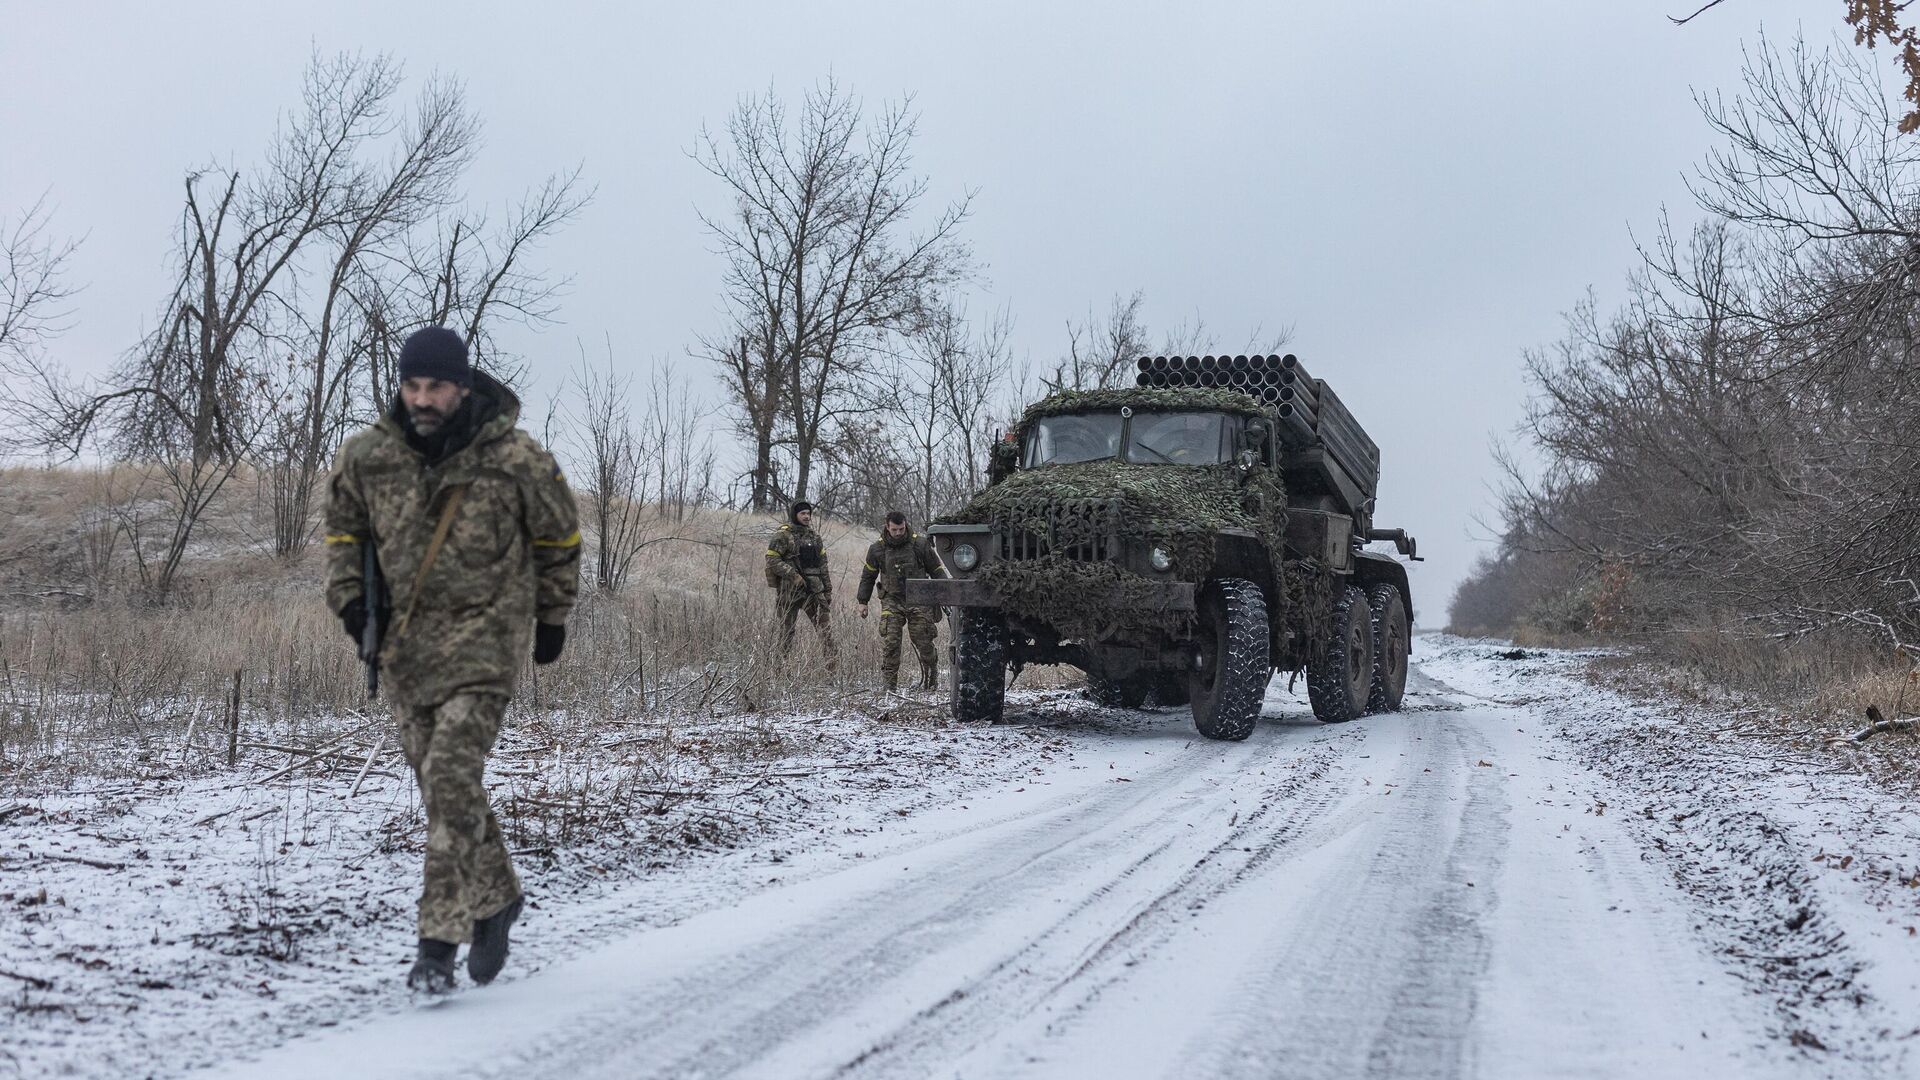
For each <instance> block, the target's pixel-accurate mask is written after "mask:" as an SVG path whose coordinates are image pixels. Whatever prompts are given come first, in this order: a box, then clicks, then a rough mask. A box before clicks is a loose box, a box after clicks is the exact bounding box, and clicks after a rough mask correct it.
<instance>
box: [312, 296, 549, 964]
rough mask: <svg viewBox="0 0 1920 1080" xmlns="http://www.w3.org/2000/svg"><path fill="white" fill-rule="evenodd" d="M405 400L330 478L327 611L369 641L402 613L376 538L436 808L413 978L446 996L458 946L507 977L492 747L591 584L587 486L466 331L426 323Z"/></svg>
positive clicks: (510, 880)
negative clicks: (489, 782) (377, 578)
mask: <svg viewBox="0 0 1920 1080" xmlns="http://www.w3.org/2000/svg"><path fill="white" fill-rule="evenodd" d="M400 379H401V384H400V394H399V397H398V399H397V400H395V401H394V403H393V405H392V407H391V409H390V410H389V411H388V413H387V415H386V416H385V417H384V418H382V419H381V420H380V422H379V423H376V424H374V425H373V426H372V427H370V428H367V429H365V430H363V431H361V432H359V433H357V434H355V435H354V436H353V437H351V438H349V439H348V440H347V442H346V445H345V446H343V447H342V448H341V450H340V455H339V458H338V459H337V460H336V461H335V462H334V465H333V473H332V475H331V476H330V477H329V479H328V498H327V511H326V530H327V536H326V542H327V550H328V553H329V573H328V577H327V604H328V606H329V607H330V608H331V609H332V610H333V611H335V612H336V613H338V615H339V617H340V620H341V622H343V623H345V624H346V628H347V632H348V633H349V634H350V635H352V636H353V637H354V638H355V639H356V640H358V639H359V637H360V633H361V631H362V630H364V629H365V628H366V624H367V620H368V619H369V618H372V619H375V620H376V623H378V622H379V621H380V620H381V619H382V618H383V617H384V615H385V612H386V610H387V609H388V607H389V605H383V604H382V603H380V602H379V598H378V597H377V596H369V595H368V588H367V583H366V582H365V581H363V571H362V554H363V549H362V547H361V545H363V544H372V545H374V548H375V551H376V552H377V553H378V555H379V561H380V565H381V576H382V577H383V578H384V579H385V581H386V583H387V587H388V589H389V590H390V592H391V604H390V608H391V610H392V612H393V613H394V616H395V617H394V619H393V621H392V625H391V626H390V627H389V626H380V627H379V629H380V631H381V633H380V638H381V646H380V652H379V657H380V664H381V666H382V667H383V668H385V670H386V672H387V685H388V687H389V688H390V695H391V697H392V700H393V708H394V715H395V718H396V720H397V721H398V723H399V727H400V745H401V747H402V748H403V750H404V751H405V753H406V758H407V764H408V765H410V766H412V767H413V772H414V776H415V778H416V779H417V780H418V782H419V785H420V801H421V803H422V804H423V805H424V806H425V808H426V813H427V852H426V871H425V879H426V880H425V886H424V888H423V890H422V892H421V896H420V949H419V955H418V957H417V959H416V960H415V961H414V965H413V969H412V971H410V972H409V973H408V975H407V985H408V986H410V987H413V988H414V989H416V990H423V991H426V992H429V993H444V992H446V991H448V990H451V989H453V985H454V970H453V968H454V953H455V951H456V949H457V948H458V946H459V944H460V943H461V942H465V941H470V942H471V943H472V945H471V947H470V948H469V949H468V950H467V973H468V975H470V976H471V977H472V979H473V981H474V982H476V983H486V982H490V981H492V979H493V977H494V976H495V975H497V974H499V972H500V968H501V966H502V965H503V964H504V963H505V962H506V958H507V932H508V929H509V928H510V927H511V926H512V925H513V922H514V920H515V919H517V918H519V916H520V908H521V895H520V880H519V878H518V876H516V875H515V873H514V870H513V863H512V861H511V860H510V859H509V857H508V855H507V847H506V844H505V842H504V841H503V840H502V838H501V835H500V822H499V820H498V819H497V818H496V817H495V816H494V814H493V810H492V809H491V808H490V807H489V806H488V805H487V789H486V785H485V782H484V773H485V770H486V761H487V753H488V751H490V750H491V749H492V748H493V743H494V740H495V738H496V737H498V735H499V732H500V720H501V716H502V715H503V714H504V713H505V711H506V708H507V701H508V699H509V698H510V697H511V696H512V695H513V690H514V680H515V678H516V677H517V675H518V672H519V670H520V664H521V658H522V657H524V656H526V655H527V651H528V648H529V646H531V648H532V652H533V660H534V663H536V664H550V663H552V662H553V661H554V660H556V659H558V658H559V656H560V650H561V647H562V646H563V645H564V644H565V642H566V622H567V615H568V614H569V613H570V612H571V611H572V609H573V601H574V595H575V593H576V591H577V590H578V587H579V569H580V531H579V521H578V512H577V510H576V508H575V506H574V501H573V493H572V492H571V491H570V490H568V488H567V483H566V480H565V478H563V477H562V476H561V475H560V469H559V467H558V466H557V465H555V464H554V460H553V457H552V455H550V454H548V453H547V452H546V451H545V450H544V449H542V448H541V447H540V444H539V443H537V442H535V441H534V440H533V438H532V437H531V436H529V435H527V434H526V433H525V432H523V431H521V430H520V429H519V428H517V427H516V426H515V424H516V423H517V422H518V420H519V417H520V401H519V399H518V398H516V397H515V396H514V394H513V392H512V391H510V390H508V389H507V388H506V387H505V386H502V385H501V384H500V383H499V382H497V381H495V380H494V379H493V378H491V377H489V376H488V375H486V374H484V373H482V372H477V371H475V370H474V369H473V368H472V366H471V365H470V364H469V363H468V359H467V346H466V343H465V342H464V341H462V340H461V338H460V335H458V334H456V333H454V332H453V331H452V330H448V329H446V328H445V327H438V326H434V327H428V328H426V329H424V330H421V331H419V332H417V333H415V334H414V335H412V336H411V337H409V338H408V339H407V340H406V343H405V344H404V345H403V346H402V347H401V350H400Z"/></svg>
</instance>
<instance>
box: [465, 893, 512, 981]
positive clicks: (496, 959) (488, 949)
mask: <svg viewBox="0 0 1920 1080" xmlns="http://www.w3.org/2000/svg"><path fill="white" fill-rule="evenodd" d="M519 917H520V898H519V897H517V896H516V897H514V898H513V903H511V904H508V905H507V906H506V907H503V908H501V909H500V910H499V911H496V912H494V913H493V914H491V915H489V916H487V917H486V918H484V919H475V920H473V944H472V945H470V946H468V947H467V974H468V975H471V976H472V977H473V981H474V982H476V983H479V984H480V985H481V986H485V985H487V984H488V983H490V982H492V981H493V977H494V976H495V975H498V974H500V969H501V968H502V967H505V966H506V963H507V930H508V928H509V927H511V926H513V921H514V920H515V919H518V918H519Z"/></svg>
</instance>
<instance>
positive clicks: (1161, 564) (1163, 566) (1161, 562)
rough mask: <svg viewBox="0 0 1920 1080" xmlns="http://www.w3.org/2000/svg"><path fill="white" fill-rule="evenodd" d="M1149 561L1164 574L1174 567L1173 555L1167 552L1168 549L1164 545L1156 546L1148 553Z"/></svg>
mask: <svg viewBox="0 0 1920 1080" xmlns="http://www.w3.org/2000/svg"><path fill="white" fill-rule="evenodd" d="M1147 561H1148V562H1150V563H1152V564H1153V568H1154V569H1155V570H1156V571H1158V572H1160V573H1162V574H1164V573H1166V572H1167V571H1169V570H1171V569H1173V556H1172V555H1169V554H1167V549H1166V548H1163V547H1157V548H1154V549H1153V551H1152V552H1151V553H1150V554H1148V556H1147Z"/></svg>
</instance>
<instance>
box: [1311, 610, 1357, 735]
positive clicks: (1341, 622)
mask: <svg viewBox="0 0 1920 1080" xmlns="http://www.w3.org/2000/svg"><path fill="white" fill-rule="evenodd" d="M1332 623H1333V625H1332V626H1331V627H1329V633H1328V634H1327V642H1326V645H1325V646H1324V647H1322V649H1321V650H1320V653H1319V655H1317V656H1313V657H1310V658H1308V660H1307V700H1309V701H1311V702H1312V703H1313V715H1315V716H1317V717H1319V718H1320V719H1321V721H1322V722H1324V723H1328V724H1342V723H1345V722H1347V721H1348V720H1357V719H1359V718H1360V717H1362V716H1365V715H1366V712H1367V693H1368V691H1370V690H1371V689H1372V688H1373V609H1372V608H1370V607H1368V606H1367V594H1366V593H1364V592H1361V591H1360V589H1359V587H1357V586H1354V585H1348V586H1346V587H1345V588H1344V589H1342V590H1341V591H1340V593H1339V594H1338V595H1337V596H1336V597H1335V598H1334V601H1333V620H1332Z"/></svg>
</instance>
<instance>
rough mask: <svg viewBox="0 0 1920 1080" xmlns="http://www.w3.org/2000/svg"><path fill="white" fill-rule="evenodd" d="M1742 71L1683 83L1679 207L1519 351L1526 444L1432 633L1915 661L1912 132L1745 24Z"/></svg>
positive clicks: (1917, 545)
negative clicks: (1734, 83)
mask: <svg viewBox="0 0 1920 1080" xmlns="http://www.w3.org/2000/svg"><path fill="white" fill-rule="evenodd" d="M1743 80H1744V87H1743V89H1742V91H1741V93H1739V94H1738V95H1736V96H1732V97H1730V98H1727V97H1722V96H1721V95H1718V94H1715V95H1702V96H1701V98H1700V102H1701V110H1702V112H1703V113H1704V114H1705V116H1706V119H1707V121H1708V122H1709V124H1710V125H1711V126H1712V128H1713V130H1714V132H1715V134H1716V139H1717V142H1718V146H1717V147H1716V148H1714V149H1713V150H1711V151H1710V152H1709V153H1708V154H1707V156H1706V157H1705V159H1704V161H1703V162H1702V163H1701V164H1700V165H1699V166H1698V168H1697V169H1696V170H1695V171H1694V174H1693V176H1692V177H1691V179H1690V187H1691V189H1692V191H1693V194H1694V196H1695V198H1696V200H1697V201H1698V204H1699V206H1700V207H1701V209H1702V210H1703V211H1705V217H1704V220H1703V221H1702V223H1701V224H1699V225H1698V226H1697V227H1695V228H1694V229H1692V230H1691V232H1690V233H1684V234H1682V235H1675V231H1674V230H1672V229H1670V228H1669V227H1667V225H1666V224H1665V222H1664V221H1663V223H1662V226H1661V228H1660V229H1659V230H1658V232H1657V233H1656V234H1655V235H1654V236H1653V237H1652V238H1651V242H1650V243H1647V244H1645V245H1644V246H1643V248H1642V256H1643V260H1642V264H1641V265H1640V266H1639V267H1638V268H1637V269H1636V270H1635V271H1634V272H1633V273H1632V274H1631V275H1630V278H1629V288H1628V291H1627V300H1626V302H1625V303H1624V304H1623V305H1621V306H1620V307H1619V308H1618V309H1617V310H1613V311H1610V312H1609V311H1602V310H1600V309H1599V308H1598V306H1597V305H1596V304H1595V303H1594V302H1593V301H1592V300H1591V299H1589V300H1588V301H1587V302H1585V303H1582V304H1580V305H1579V306H1577V307H1576V308H1575V309H1574V310H1573V311H1572V313H1571V314H1570V315H1569V316H1568V319H1567V333H1566V336H1565V338H1564V340H1562V341H1560V342H1559V343H1558V344H1557V345H1555V346H1553V347H1551V348H1549V349H1545V350H1542V351H1539V352H1536V353H1533V354H1530V355H1528V357H1527V360H1526V363H1527V373H1528V376H1529V381H1530V383H1531V388H1532V391H1533V396H1532V400H1531V405H1530V409H1529V415H1528V419H1527V422H1526V425H1525V428H1524V439H1525V441H1526V442H1527V443H1529V444H1530V447H1531V451H1532V453H1531V454H1524V455H1522V454H1511V455H1508V456H1507V457H1506V464H1507V477H1508V483H1507V487H1506V495H1505V500H1504V506H1503V508H1502V509H1503V518H1502V528H1503V535H1502V537H1501V542H1500V545H1499V548H1498V551H1497V553H1496V554H1494V555H1493V556H1491V557H1489V558H1486V559H1484V560H1483V561H1482V562H1481V563H1480V564H1479V565H1478V566H1477V567H1476V568H1475V570H1474V572H1473V573H1472V575H1471V576H1470V577H1469V579H1468V580H1467V581H1466V582H1465V583H1464V584H1462V585H1461V586H1460V589H1459V591H1458V592H1457V593H1456V594H1455V596H1454V598H1453V605H1452V610H1451V622H1452V624H1453V626H1454V627H1455V628H1456V629H1459V630H1463V631H1468V632H1482V633H1495V634H1502V635H1519V636H1529V635H1532V636H1539V637H1548V638H1562V639H1566V638H1582V637H1585V638H1598V639H1610V640H1621V639H1639V640H1644V641H1675V640H1699V639H1700V638H1701V637H1702V636H1712V637H1717V638H1720V639H1722V640H1739V639H1753V640H1758V641H1764V642H1770V643H1775V644H1779V645H1788V646H1792V645H1798V644H1801V643H1803V642H1806V641H1809V640H1818V641H1820V642H1821V643H1822V647H1823V648H1831V647H1834V646H1835V645H1836V644H1837V643H1841V642H1848V643H1851V644H1852V646H1853V647H1856V648H1861V649H1865V650H1867V651H1877V650H1881V649H1885V650H1888V651H1889V652H1892V651H1894V650H1897V651H1898V652H1899V653H1901V654H1904V655H1905V656H1906V657H1907V658H1909V659H1911V658H1912V657H1913V656H1914V655H1915V654H1914V651H1913V650H1914V648H1915V643H1916V642H1920V567H1916V565H1915V564H1916V554H1917V553H1920V540H1917V539H1916V535H1917V534H1916V527H1920V468H1916V466H1917V465H1920V347H1917V344H1916V341H1917V339H1920V136H1912V135H1903V134H1902V133H1901V132H1900V130H1899V128H1900V121H1901V115H1902V112H1903V109H1904V105H1903V104H1902V103H1901V102H1899V101H1897V100H1894V99H1893V98H1891V97H1890V96H1889V95H1888V94H1887V93H1885V92H1884V90H1883V87H1882V84H1881V82H1880V80H1879V79H1878V78H1877V76H1876V75H1875V74H1874V72H1873V71H1872V70H1871V69H1869V68H1868V67H1867V66H1866V65H1865V64H1864V63H1862V62H1861V61H1860V60H1859V59H1858V58H1857V57H1855V56H1852V55H1850V54H1848V53H1846V52H1844V51H1841V50H1828V51H1818V50H1814V49H1810V48H1808V47H1807V46H1806V45H1805V44H1803V43H1796V44H1795V45H1794V46H1793V47H1792V48H1790V49H1786V50H1781V49H1779V48H1776V47H1774V46H1772V45H1770V44H1767V43H1764V42H1763V43H1762V44H1761V45H1760V46H1759V47H1758V48H1756V49H1754V50H1752V51H1751V52H1750V54H1749V60H1748V65H1747V68H1746V70H1745V71H1744V72H1743ZM1523 458H1524V459H1527V460H1531V461H1537V462H1540V463H1542V464H1540V465H1538V466H1537V467H1536V466H1526V467H1522V466H1520V465H1518V464H1516V462H1517V461H1519V460H1521V459H1523ZM1883 655H1884V654H1883Z"/></svg>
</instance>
